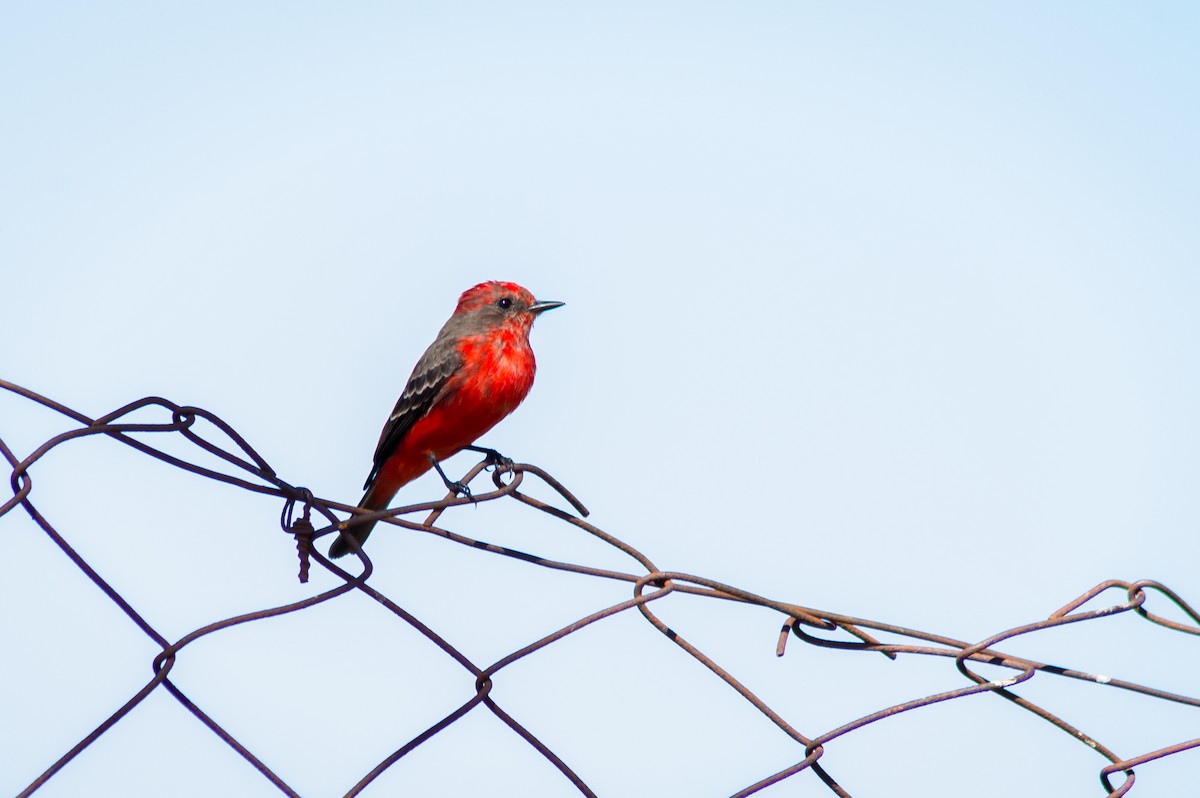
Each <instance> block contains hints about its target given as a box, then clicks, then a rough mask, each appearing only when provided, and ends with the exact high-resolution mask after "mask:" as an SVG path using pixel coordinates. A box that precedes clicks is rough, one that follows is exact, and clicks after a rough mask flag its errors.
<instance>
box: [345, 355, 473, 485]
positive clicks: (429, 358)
mask: <svg viewBox="0 0 1200 798" xmlns="http://www.w3.org/2000/svg"><path fill="white" fill-rule="evenodd" d="M460 368H462V356H461V355H459V354H458V351H457V350H456V349H455V347H454V340H452V339H451V340H447V339H446V337H444V336H439V337H438V340H436V341H434V342H433V345H432V346H430V347H429V349H427V350H426V351H425V354H424V355H422V356H421V359H420V360H418V361H417V365H416V368H414V369H413V373H412V376H410V377H409V378H408V384H407V385H405V386H404V392H403V393H401V394H400V398H399V399H398V400H397V401H396V407H395V408H394V409H393V410H392V414H391V415H390V416H388V420H387V423H386V424H384V425H383V431H382V432H381V433H380V434H379V445H378V446H376V447H375V461H374V464H373V465H372V466H371V473H370V474H369V475H368V476H367V481H366V482H365V483H363V489H364V490H369V489H370V488H371V485H372V483H374V482H375V477H377V476H378V475H379V469H380V468H382V467H383V464H384V462H385V461H386V460H387V459H388V458H389V457H391V455H392V452H394V451H396V447H397V446H399V445H400V442H401V441H403V440H404V436H405V435H407V434H408V431H409V430H410V429H412V425H413V424H415V423H416V422H417V419H419V418H421V417H422V416H423V415H425V413H427V412H428V411H429V408H431V407H432V406H433V404H434V403H435V402H436V401H437V400H438V399H439V398H441V395H442V392H443V391H445V389H446V384H447V383H448V382H449V381H450V378H451V377H453V376H454V374H455V373H456V372H457V371H458V370H459V369H460Z"/></svg>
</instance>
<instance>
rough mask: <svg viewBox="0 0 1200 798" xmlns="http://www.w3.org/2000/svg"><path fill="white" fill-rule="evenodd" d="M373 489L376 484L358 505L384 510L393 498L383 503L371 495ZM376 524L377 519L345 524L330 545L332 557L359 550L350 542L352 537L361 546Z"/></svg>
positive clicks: (343, 555) (369, 508) (335, 557)
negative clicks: (363, 522) (364, 522)
mask: <svg viewBox="0 0 1200 798" xmlns="http://www.w3.org/2000/svg"><path fill="white" fill-rule="evenodd" d="M373 489H374V486H372V490H368V491H367V492H366V494H365V495H364V496H363V497H362V500H361V501H360V502H359V503H358V506H359V507H364V508H366V509H368V510H382V509H384V508H385V507H387V504H388V501H390V500H391V499H390V498H389V499H388V500H386V501H384V502H382V503H381V502H379V501H378V499H376V498H375V497H373V496H372V495H371V494H372V493H373V492H374V490H373ZM375 524H376V522H375V521H371V522H369V523H366V524H358V525H356V526H353V527H348V526H347V525H346V524H343V525H342V528H341V529H342V531H341V534H339V535H338V536H337V539H336V540H334V541H333V544H332V545H331V546H330V547H329V556H330V558H331V559H334V560H336V559H337V558H338V557H345V556H346V555H347V554H350V553H351V552H353V551H357V550H358V547H356V546H355V545H354V544H353V543H351V542H350V541H351V539H353V540H355V541H357V542H358V546H359V547H360V546H362V544H363V543H365V542H366V540H367V536H368V535H370V534H371V530H372V529H374V528H375Z"/></svg>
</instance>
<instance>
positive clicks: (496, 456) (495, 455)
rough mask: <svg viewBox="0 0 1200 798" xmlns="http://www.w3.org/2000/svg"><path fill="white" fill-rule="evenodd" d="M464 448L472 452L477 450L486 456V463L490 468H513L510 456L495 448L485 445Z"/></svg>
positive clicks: (507, 469)
mask: <svg viewBox="0 0 1200 798" xmlns="http://www.w3.org/2000/svg"><path fill="white" fill-rule="evenodd" d="M466 448H467V449H470V450H471V451H472V452H479V453H480V454H482V455H483V456H484V457H485V458H487V464H488V465H489V466H491V467H492V468H496V469H498V470H500V471H508V472H511V471H512V470H513V459H512V458H511V457H505V456H504V455H502V454H500V452H498V451H496V450H495V449H489V448H487V447H486V446H467V447H466Z"/></svg>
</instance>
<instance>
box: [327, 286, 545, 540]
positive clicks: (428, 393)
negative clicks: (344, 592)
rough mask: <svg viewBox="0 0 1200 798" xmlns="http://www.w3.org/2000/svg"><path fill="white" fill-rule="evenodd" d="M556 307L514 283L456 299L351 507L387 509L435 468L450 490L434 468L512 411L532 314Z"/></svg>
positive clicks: (360, 534)
mask: <svg viewBox="0 0 1200 798" xmlns="http://www.w3.org/2000/svg"><path fill="white" fill-rule="evenodd" d="M562 305H563V303H562V302H538V301H537V300H535V299H534V298H533V294H531V293H529V291H527V290H526V289H524V288H522V287H521V286H519V285H517V284H516V283H504V282H499V281H496V280H493V281H490V282H486V283H480V284H479V285H477V286H475V287H474V288H471V289H469V290H467V291H465V292H463V295H462V296H461V297H459V300H458V307H456V308H455V309H454V314H453V315H452V316H450V319H449V321H447V322H446V324H445V326H443V327H442V331H441V332H439V333H438V336H437V338H436V339H435V340H434V342H433V343H432V344H431V345H430V347H429V348H428V349H427V350H425V354H424V355H422V356H421V359H420V360H418V361H417V365H416V368H414V369H413V373H412V376H410V377H409V378H408V384H407V385H405V386H404V393H402V394H401V395H400V399H399V401H397V402H396V408H395V409H394V410H392V415H391V416H389V417H388V420H387V423H386V424H385V425H384V427H383V432H382V433H381V434H380V436H379V445H378V446H377V447H376V449H375V463H374V465H373V466H372V468H371V473H370V475H369V476H368V477H367V481H366V484H365V485H363V487H364V488H365V489H366V491H367V492H366V494H365V495H364V496H363V497H362V501H360V502H359V503H358V504H359V506H360V507H364V508H366V509H368V510H382V509H384V508H386V507H387V506H388V504H389V503H390V502H391V500H392V497H393V496H395V495H396V491H398V490H400V488H402V487H403V486H404V485H407V484H408V483H409V482H412V481H413V480H414V479H416V478H417V477H419V476H421V475H422V474H424V473H425V472H426V471H428V470H429V469H430V468H434V469H437V472H438V474H439V475H441V477H442V481H444V482H445V483H446V486H447V487H449V488H450V489H452V490H458V491H459V492H466V488H465V487H464V486H462V485H459V484H458V483H454V482H451V481H450V480H449V479H447V477H446V475H445V474H444V473H443V472H442V469H441V466H440V465H438V463H439V462H441V461H442V460H445V459H446V458H447V457H451V456H453V455H455V454H457V453H458V452H460V451H462V450H463V449H467V448H472V449H475V450H476V451H482V452H488V453H489V454H490V455H491V456H493V457H495V456H496V455H495V452H492V451H491V450H488V449H478V448H477V447H474V446H472V444H474V442H475V440H476V439H477V438H479V437H480V436H481V435H483V434H484V433H485V432H487V431H488V430H490V429H491V428H492V427H494V426H496V424H498V423H500V421H501V420H502V419H503V418H504V417H505V416H507V415H508V414H509V413H511V412H512V411H514V410H516V409H517V405H519V404H521V401H522V400H524V399H525V396H526V395H527V394H528V393H529V389H530V388H531V387H533V375H534V372H535V371H537V362H536V361H535V360H534V358H533V349H531V348H530V346H529V331H530V330H531V329H532V328H533V321H534V319H536V318H537V317H538V316H539V315H540V314H542V313H544V312H546V311H547V310H551V309H553V308H557V307H561V306H562ZM374 526H375V524H373V523H368V524H363V525H361V526H356V527H354V528H353V529H350V530H346V531H343V532H342V534H341V535H339V536H338V539H337V540H335V541H334V542H333V545H332V546H330V547H329V556H330V557H341V556H343V555H345V554H349V553H350V552H351V551H354V548H355V547H354V545H353V544H352V543H351V542H350V540H349V538H350V537H353V538H354V539H355V540H356V541H358V544H359V545H360V546H361V545H362V543H363V541H365V540H366V539H367V535H369V534H371V528H372V527H374Z"/></svg>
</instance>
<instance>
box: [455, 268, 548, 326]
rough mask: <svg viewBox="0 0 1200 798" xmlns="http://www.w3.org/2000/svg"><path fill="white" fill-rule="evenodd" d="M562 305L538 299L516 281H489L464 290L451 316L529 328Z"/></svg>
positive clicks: (481, 323)
mask: <svg viewBox="0 0 1200 798" xmlns="http://www.w3.org/2000/svg"><path fill="white" fill-rule="evenodd" d="M563 304H564V303H563V302H551V301H544V302H539V301H537V300H536V299H534V298H533V294H531V293H530V292H529V289H527V288H522V287H521V286H519V285H517V284H516V283H508V282H503V281H501V280H489V281H488V282H486V283H480V284H479V285H477V286H475V287H474V288H468V289H467V290H466V291H464V292H463V295H462V296H461V297H459V299H458V307H457V308H455V310H454V315H455V316H469V317H472V321H473V322H474V324H475V325H477V326H480V327H485V328H492V327H509V328H517V329H523V330H526V331H528V330H529V328H530V327H532V326H533V320H534V319H536V318H537V317H538V316H539V315H541V314H542V313H545V312H546V311H547V310H553V309H554V308H557V307H562V306H563Z"/></svg>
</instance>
